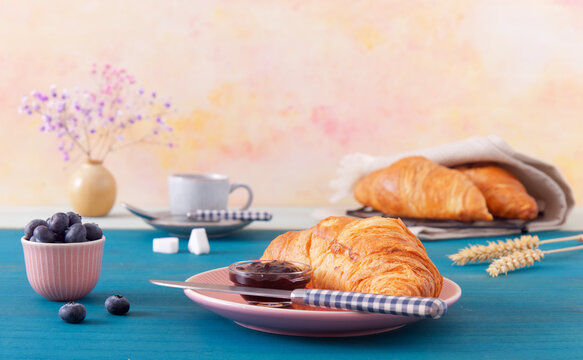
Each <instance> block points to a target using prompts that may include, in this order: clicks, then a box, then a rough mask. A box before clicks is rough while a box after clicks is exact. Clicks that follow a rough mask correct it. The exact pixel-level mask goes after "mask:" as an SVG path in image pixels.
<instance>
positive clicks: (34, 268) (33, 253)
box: [20, 236, 105, 301]
mask: <svg viewBox="0 0 583 360" xmlns="http://www.w3.org/2000/svg"><path fill="white" fill-rule="evenodd" d="M20 241H21V242H22V249H23V250H24V263H25V265H26V276H27V278H28V282H29V283H30V286H32V288H33V289H34V291H36V292H37V293H38V294H39V295H41V296H42V297H44V298H46V299H48V300H51V301H73V300H78V299H81V298H82V297H84V296H85V295H87V294H89V293H90V292H91V290H93V288H94V287H95V285H96V284H97V281H98V280H99V275H100V273H101V259H102V257H103V244H104V243H105V236H104V237H102V238H101V239H99V240H94V241H87V242H82V243H72V244H51V243H38V242H30V241H28V240H27V239H25V238H24V237H23V238H22V239H21V240H20Z"/></svg>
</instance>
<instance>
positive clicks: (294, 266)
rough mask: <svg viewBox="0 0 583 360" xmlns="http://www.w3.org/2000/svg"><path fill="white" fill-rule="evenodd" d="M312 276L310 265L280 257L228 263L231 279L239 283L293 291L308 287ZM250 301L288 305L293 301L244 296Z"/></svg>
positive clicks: (276, 305) (252, 302) (260, 304)
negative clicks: (280, 258) (283, 259)
mask: <svg viewBox="0 0 583 360" xmlns="http://www.w3.org/2000/svg"><path fill="white" fill-rule="evenodd" d="M311 278H312V268H311V267H310V266H309V265H306V264H303V263H300V262H293V261H279V260H246V261H239V262H236V263H234V264H231V266H229V279H230V280H231V281H232V282H233V283H234V284H235V285H237V286H250V287H258V288H267V289H281V290H294V289H302V288H305V287H306V285H307V284H308V283H309V282H310V280H311ZM241 296H242V297H243V298H244V299H245V300H246V301H247V302H248V303H249V304H252V305H259V306H267V307H286V306H289V305H291V301H289V300H286V299H279V298H270V297H262V296H252V295H241Z"/></svg>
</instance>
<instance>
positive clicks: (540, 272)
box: [0, 230, 583, 360]
mask: <svg viewBox="0 0 583 360" xmlns="http://www.w3.org/2000/svg"><path fill="white" fill-rule="evenodd" d="M282 232H284V230H281V231H271V230H243V231H239V232H237V233H234V234H232V235H230V236H228V237H225V238H221V239H216V240H211V253H210V254H207V255H199V256H197V255H194V254H191V253H189V252H188V251H187V249H186V245H187V242H186V240H181V243H180V248H181V251H180V252H179V253H178V254H159V253H153V252H152V239H153V238H154V237H161V236H167V235H166V234H164V233H161V232H158V231H156V230H108V231H105V235H106V237H107V241H106V244H105V251H104V257H103V266H102V273H101V277H100V280H99V282H98V284H97V286H96V287H95V289H94V290H93V292H92V293H91V294H89V295H88V296H86V297H85V298H83V299H81V300H80V301H79V302H81V303H82V304H84V305H85V306H86V308H87V317H86V319H85V321H84V322H83V323H81V324H77V325H73V324H67V323H65V322H63V321H61V320H60V319H59V317H58V310H59V308H60V307H61V305H62V304H63V303H57V302H50V301H48V300H45V299H43V298H41V297H40V296H39V295H37V294H36V293H35V292H34V291H33V290H32V288H31V287H30V286H29V284H28V282H27V279H26V273H25V268H24V259H23V254H22V248H21V244H20V237H21V235H22V232H21V231H19V230H0V291H1V296H0V314H1V317H0V319H1V324H0V359H76V358H78V359H183V358H184V359H214V360H217V359H234V358H236V359H241V360H243V359H254V360H256V359H272V358H277V359H294V360H297V359H327V358H336V359H355V358H357V359H425V358H431V359H454V358H461V359H469V358H472V359H549V358H550V359H567V358H583V265H582V264H583V251H582V252H579V253H577V252H575V253H561V254H552V255H549V256H547V257H546V258H545V259H544V260H543V261H542V262H540V263H537V264H536V265H535V266H534V267H531V268H528V269H525V270H520V271H516V272H513V273H511V274H509V275H508V276H502V277H499V278H490V277H489V276H488V275H487V274H486V272H485V269H486V266H485V265H471V266H465V267H458V266H453V265H452V264H451V261H450V260H449V259H448V258H447V257H446V255H447V254H452V253H455V252H456V251H457V250H458V249H459V248H462V247H465V246H466V245H467V244H468V243H473V244H477V243H485V242H486V240H491V239H463V240H446V241H437V242H426V243H425V246H426V248H427V251H428V253H429V255H430V257H431V258H432V260H433V261H434V262H435V264H436V265H437V267H438V268H439V270H440V271H441V273H442V274H443V275H444V276H446V277H448V278H450V279H452V280H453V281H455V282H457V283H458V284H459V285H460V286H461V288H462V291H463V293H462V296H461V299H460V300H459V301H458V302H457V303H456V304H454V305H453V306H452V307H451V308H450V309H449V312H448V314H447V315H446V317H444V318H442V319H440V320H423V321H420V322H417V323H414V324H411V325H408V326H405V327H404V328H401V329H399V330H396V331H392V332H386V333H381V334H376V335H368V336H362V337H351V338H305V337H292V336H282V335H274V334H268V333H262V332H258V331H254V330H250V329H247V328H244V327H241V326H239V325H237V324H235V323H233V322H231V321H229V320H227V319H224V318H222V317H220V316H218V315H215V314H214V313H211V312H209V311H207V310H205V309H203V308H202V307H200V306H199V305H198V304H196V303H194V302H192V301H191V300H189V299H188V298H187V297H186V296H185V295H184V293H183V292H182V291H181V290H177V289H170V288H162V287H158V286H154V285H152V284H150V283H148V279H152V278H157V279H177V280H184V279H186V278H188V277H190V276H191V275H193V274H196V273H199V272H202V271H206V270H210V269H214V268H218V267H222V266H226V265H229V264H231V263H233V262H235V261H238V260H244V259H253V258H258V257H259V256H260V255H261V254H262V252H263V249H264V248H265V247H266V246H267V244H268V243H269V241H271V240H272V239H273V238H274V237H275V236H277V235H278V234H280V233H282ZM569 234H572V233H567V232H546V233H541V234H539V235H540V237H541V239H546V238H552V237H559V236H566V235H569ZM563 246H565V244H563ZM547 248H550V246H549V247H547ZM112 294H122V295H124V296H126V297H127V298H128V299H129V300H130V302H131V310H130V313H129V314H128V315H127V316H114V315H110V314H108V313H107V312H106V311H105V309H104V305H103V304H104V301H105V299H106V298H107V297H108V296H110V295H112Z"/></svg>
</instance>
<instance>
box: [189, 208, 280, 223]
mask: <svg viewBox="0 0 583 360" xmlns="http://www.w3.org/2000/svg"><path fill="white" fill-rule="evenodd" d="M188 217H189V218H191V219H193V220H200V221H217V220H253V221H258V220H259V221H269V220H271V218H272V215H271V213H268V212H266V211H250V210H196V211H195V212H193V213H188Z"/></svg>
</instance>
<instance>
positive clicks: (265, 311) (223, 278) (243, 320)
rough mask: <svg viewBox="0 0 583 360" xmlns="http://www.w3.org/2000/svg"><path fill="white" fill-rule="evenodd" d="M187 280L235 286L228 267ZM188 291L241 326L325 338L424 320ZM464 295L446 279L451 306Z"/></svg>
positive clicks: (443, 295)
mask: <svg viewBox="0 0 583 360" xmlns="http://www.w3.org/2000/svg"><path fill="white" fill-rule="evenodd" d="M186 281H195V282H204V283H213V284H226V285H232V283H231V281H230V280H229V271H228V269H227V268H226V267H224V268H219V269H215V270H210V271H207V272H204V273H200V274H197V275H194V276H192V277H190V278H189V279H188V280H186ZM184 293H185V294H186V296H188V297H189V298H190V299H191V300H192V301H194V302H196V303H198V304H200V305H201V306H203V307H205V308H206V309H208V310H210V311H212V312H214V313H216V314H218V315H221V316H223V317H225V318H227V319H230V320H232V321H234V322H235V323H237V324H239V325H241V326H244V327H247V328H250V329H253V330H258V331H264V332H269V333H274V334H282V335H295V336H322V337H323V336H358V335H368V334H375V333H380V332H385V331H390V330H395V329H398V328H400V327H403V326H405V325H406V324H409V323H412V322H415V321H419V320H422V319H421V318H416V317H407V316H397V315H386V314H372V313H363V312H354V311H344V310H321V309H316V308H315V309H314V310H309V309H308V310H299V309H291V308H287V309H286V308H284V309H281V308H279V309H277V308H266V307H261V306H254V305H249V304H247V303H246V302H245V300H243V299H242V298H241V296H239V295H236V294H226V293H218V292H211V291H195V290H189V289H187V290H184ZM461 294H462V290H461V288H460V287H459V286H458V285H457V284H456V283H455V282H453V281H451V280H449V279H446V278H444V281H443V289H442V290H441V294H440V295H439V297H440V298H441V299H442V300H444V301H445V302H446V303H447V305H448V306H451V305H452V304H453V303H455V302H456V301H457V300H458V299H459V298H460V296H461ZM446 316H447V315H446ZM427 321H439V320H427Z"/></svg>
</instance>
